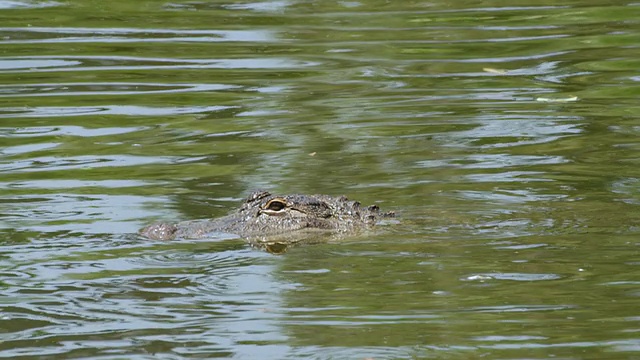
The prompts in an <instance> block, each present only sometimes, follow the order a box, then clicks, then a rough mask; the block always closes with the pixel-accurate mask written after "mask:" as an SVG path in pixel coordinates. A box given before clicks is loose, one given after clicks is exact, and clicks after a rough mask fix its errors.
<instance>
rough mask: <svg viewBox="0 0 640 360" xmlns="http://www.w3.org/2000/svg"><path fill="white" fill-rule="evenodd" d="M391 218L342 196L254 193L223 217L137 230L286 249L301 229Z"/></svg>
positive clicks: (340, 228)
mask: <svg viewBox="0 0 640 360" xmlns="http://www.w3.org/2000/svg"><path fill="white" fill-rule="evenodd" d="M393 216H394V213H393V212H389V213H382V212H380V210H379V209H378V206H376V205H372V206H369V207H361V206H360V203H359V202H357V201H349V200H348V199H347V198H346V197H344V196H341V197H338V198H336V197H331V196H327V195H285V196H276V195H272V194H270V193H269V192H266V191H258V192H255V193H253V194H251V195H250V196H249V197H248V198H247V199H246V201H245V202H244V204H242V207H240V209H238V210H236V211H234V212H233V213H231V214H230V215H227V216H225V217H222V218H219V219H205V220H194V221H183V222H179V223H176V224H169V223H159V224H153V225H150V226H147V227H145V228H143V229H142V230H140V234H141V235H142V236H145V237H147V238H150V239H155V240H172V239H175V238H182V239H199V238H205V237H208V236H211V235H212V234H215V233H229V234H236V235H239V236H241V237H243V238H248V239H261V240H259V241H258V243H261V244H265V245H266V244H268V243H269V241H266V240H265V239H266V238H267V237H274V236H275V238H277V239H278V241H277V242H275V243H278V244H283V245H285V247H286V244H291V243H295V242H297V241H298V240H299V239H300V238H301V236H298V235H297V234H298V232H301V231H303V230H307V231H308V230H324V231H329V232H333V233H347V232H352V231H354V230H356V229H359V228H363V227H368V226H371V225H373V224H375V223H376V222H377V221H378V220H379V219H380V218H385V217H393ZM292 232H295V233H292ZM290 233H292V234H290ZM302 237H304V236H302ZM296 239H297V240H296ZM271 250H274V249H271Z"/></svg>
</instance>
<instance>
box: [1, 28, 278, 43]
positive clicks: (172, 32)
mask: <svg viewBox="0 0 640 360" xmlns="http://www.w3.org/2000/svg"><path fill="white" fill-rule="evenodd" d="M16 32H19V33H26V34H31V35H32V36H33V37H38V38H33V39H19V40H11V38H12V34H15V33H16ZM2 33H5V34H4V36H2V37H1V38H2V39H4V40H0V44H38V43H74V42H75V43H78V42H92V43H95V42H114V43H115V42H168V43H170V42H180V41H199V42H200V41H202V42H223V41H233V42H238V41H242V42H247V41H248V42H270V41H274V40H275V39H276V33H275V32H273V31H269V30H189V29H137V28H81V27H37V26H33V27H0V35H2ZM83 35H84V36H83ZM140 35H142V37H139V36H140Z"/></svg>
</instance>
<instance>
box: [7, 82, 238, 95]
mask: <svg viewBox="0 0 640 360" xmlns="http://www.w3.org/2000/svg"><path fill="white" fill-rule="evenodd" d="M235 88H238V87H237V86H232V85H220V84H159V83H155V84H154V83H56V84H31V85H0V98H10V97H31V96H36V97H43V96H79V95H84V96H86V95H138V94H162V93H174V94H175V93H184V92H204V91H220V90H229V89H235Z"/></svg>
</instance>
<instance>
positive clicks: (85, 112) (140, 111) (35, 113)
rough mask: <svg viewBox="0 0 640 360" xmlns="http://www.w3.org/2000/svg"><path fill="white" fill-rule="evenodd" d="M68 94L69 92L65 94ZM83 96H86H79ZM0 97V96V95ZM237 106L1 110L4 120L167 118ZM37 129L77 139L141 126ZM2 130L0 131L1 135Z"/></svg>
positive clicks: (16, 131)
mask: <svg viewBox="0 0 640 360" xmlns="http://www.w3.org/2000/svg"><path fill="white" fill-rule="evenodd" d="M66 94H68V93H66ZM82 94H83V95H86V93H84V92H83V93H82ZM0 97H2V95H0ZM235 108H237V107H236V106H218V105H214V106H173V107H171V106H163V107H150V106H136V105H101V106H57V107H53V106H38V107H29V108H12V107H5V108H0V114H1V116H2V117H3V118H28V117H70V116H92V115H96V114H98V115H128V116H169V115H183V114H199V113H209V112H215V111H223V110H228V109H235ZM6 129H7V130H12V131H13V132H12V136H13V135H16V136H20V135H22V133H24V132H25V131H27V130H26V128H6ZM37 129H51V130H52V131H62V132H65V131H66V132H67V134H76V135H80V136H89V137H90V136H102V135H115V134H122V133H126V132H130V131H140V130H143V129H144V128H143V127H137V128H106V127H104V128H100V129H87V128H83V127H80V126H56V127H51V128H46V127H39V128H37ZM2 131H3V128H0V133H2Z"/></svg>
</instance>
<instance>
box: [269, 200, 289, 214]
mask: <svg viewBox="0 0 640 360" xmlns="http://www.w3.org/2000/svg"><path fill="white" fill-rule="evenodd" d="M286 206H287V204H286V203H285V202H284V201H283V200H282V199H273V200H269V202H268V203H267V205H265V206H264V208H265V210H271V211H281V210H282V209H284V208H285V207H286Z"/></svg>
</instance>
